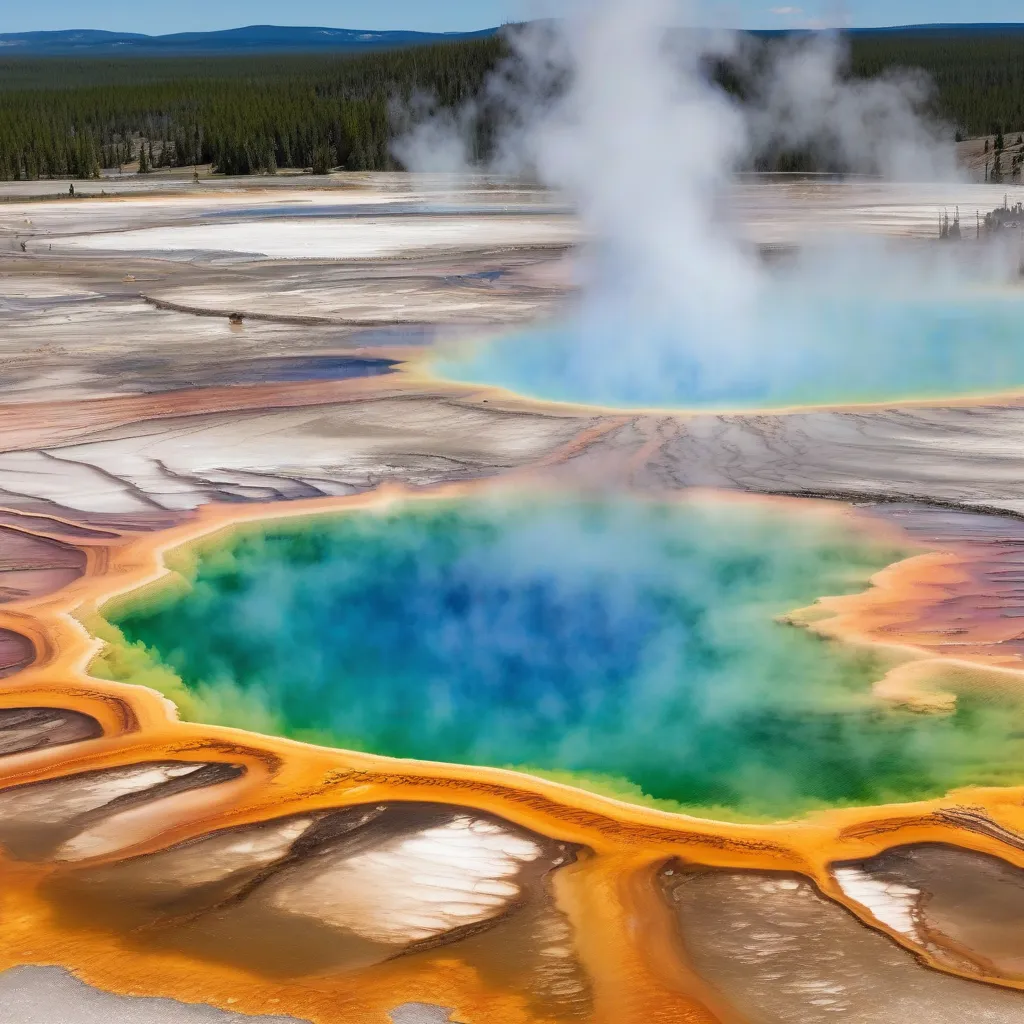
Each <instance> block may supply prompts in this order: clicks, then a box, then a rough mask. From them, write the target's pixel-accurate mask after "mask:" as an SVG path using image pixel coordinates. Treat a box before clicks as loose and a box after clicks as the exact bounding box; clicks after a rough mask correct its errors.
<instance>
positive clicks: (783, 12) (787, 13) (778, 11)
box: [769, 7, 804, 18]
mask: <svg viewBox="0 0 1024 1024" xmlns="http://www.w3.org/2000/svg"><path fill="white" fill-rule="evenodd" d="M769 13H770V14H774V15H776V16H777V17H779V18H793V17H795V16H796V15H798V14H803V13H804V10H803V8H802V7H772V8H770V9H769Z"/></svg>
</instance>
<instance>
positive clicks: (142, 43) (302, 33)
mask: <svg viewBox="0 0 1024 1024" xmlns="http://www.w3.org/2000/svg"><path fill="white" fill-rule="evenodd" d="M497 31H498V29H497V28H490V29H484V30H483V31H480V32H400V31H399V32H373V31H360V30H358V29H345V28H317V27H294V28H293V27H288V26H281V25H248V26H246V27H245V28H232V29H225V30H223V31H219V32H175V33H173V34H172V35H164V36H147V35H141V34H139V33H136V32H104V31H101V30H98V29H66V30H63V31H58V32H6V33H0V59H2V58H3V57H13V56H32V57H48V56H53V57H58V56H60V57H64V56H80V57H109V56H116V55H121V56H135V55H139V56H142V55H163V56H168V57H177V56H188V55H193V54H194V55H202V54H231V53H281V52H289V51H290V52H305V53H308V52H317V51H320V52H323V51H332V50H333V51H349V52H351V51H359V50H379V49H388V48H392V47H399V46H419V45H424V44H429V43H440V42H447V41H453V40H458V39H483V38H486V37H487V36H492V35H494V34H495V33H496V32H497Z"/></svg>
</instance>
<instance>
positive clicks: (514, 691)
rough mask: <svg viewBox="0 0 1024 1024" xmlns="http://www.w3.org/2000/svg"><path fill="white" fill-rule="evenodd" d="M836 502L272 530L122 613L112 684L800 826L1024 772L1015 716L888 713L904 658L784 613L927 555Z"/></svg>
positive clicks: (400, 752) (463, 501) (524, 506)
mask: <svg viewBox="0 0 1024 1024" xmlns="http://www.w3.org/2000/svg"><path fill="white" fill-rule="evenodd" d="M865 523H866V520H862V519H859V518H854V517H853V516H852V515H847V514H844V513H842V512H841V511H839V510H835V509H831V508H823V507H822V506H820V505H816V504H813V503H799V502H779V501H768V500H761V499H743V500H739V499H735V498H734V499H726V498H724V497H713V496H702V497H699V498H698V497H691V498H687V499H685V500H677V501H672V502H664V503H656V502H649V501H643V500H639V499H637V500H627V499H624V498H623V499H614V500H613V499H597V498H590V497H582V496H573V497H567V496H556V495H552V494H550V493H548V492H544V491H536V492H533V493H529V494H522V495H519V496H516V497H513V496H511V495H510V494H509V493H508V492H507V491H506V492H501V494H500V496H499V495H490V496H487V495H485V494H484V495H480V496H476V497H460V498H444V499H439V498H433V499H429V500H427V499H419V500H407V501H400V502H398V503H392V504H389V505H382V506H380V507H377V508H373V509H369V510H365V509H364V510H357V511H349V512H343V513H341V512H339V513H337V514H329V515H319V516H315V517H308V518H305V519H302V520H295V521H281V520H277V521H269V522H267V523H265V524H263V525H261V526H260V527H259V528H257V529H253V528H249V527H246V528H244V529H242V528H240V529H238V530H236V531H235V532H232V533H228V534H225V535H221V537H220V539H218V540H215V541H213V542H207V543H205V544H204V545H203V546H202V547H199V548H197V549H195V550H194V551H192V552H188V553H186V554H187V555H188V557H186V555H185V554H180V555H179V558H178V559H177V561H174V560H173V559H172V564H174V565H175V567H176V568H178V569H179V570H180V572H181V573H182V574H183V575H184V576H185V577H186V579H187V583H188V586H187V587H182V586H177V587H171V586H164V587H162V589H158V590H156V591H152V590H150V591H143V592H140V594H139V595H136V596H135V597H133V598H131V599H129V602H128V603H123V604H121V605H120V607H118V608H113V607H111V608H110V609H108V612H107V614H108V618H109V620H110V622H111V623H113V624H114V628H111V629H109V631H108V632H109V636H108V639H110V640H111V641H113V642H112V643H111V644H109V645H108V647H107V649H106V651H105V653H104V654H103V655H102V656H101V657H100V658H99V659H98V660H97V662H96V663H94V666H93V672H94V673H95V674H97V675H105V676H108V677H112V678H119V679H124V680H127V681H133V682H140V683H145V684H147V685H151V686H158V687H160V688H162V689H163V690H164V692H166V693H169V694H171V695H172V696H174V698H175V700H176V701H177V703H178V704H179V707H180V710H181V713H182V715H183V717H186V718H191V719H193V720H200V721H206V722H211V723H216V724H226V725H232V726H238V727H242V728H246V729H254V730H257V731H262V732H269V733H274V734H279V735H283V736H287V737H292V738H294V739H298V740H305V741H311V742H315V743H319V744H323V745H330V746H337V747H343V748H346V749H351V750H359V751H367V752H372V753H375V754H383V755H390V756H392V757H398V758H415V759H419V760H427V761H444V762H455V763H461V764H466V765H477V766H492V767H510V768H515V769H519V770H523V771H527V772H532V773H534V774H538V775H542V776H546V777H549V778H553V779H555V780H558V781H563V782H567V783H570V784H572V785H576V786H579V787H582V788H586V789H590V790H593V791H596V792H599V793H604V794H607V795H612V796H616V797H619V798H622V799H625V800H632V801H635V802H639V803H644V804H648V805H654V806H657V807H662V808H665V809H669V810H686V811H690V812H695V813H700V814H704V815H713V816H716V817H726V818H728V817H740V818H753V819H764V818H779V817H786V816H792V815H796V814H800V813H803V812H806V811H809V810H811V809H814V808H817V807H823V806H836V805H850V804H858V805H866V804H878V803H885V802H893V801H902V800H911V799H917V798H926V797H933V796H938V795H941V794H943V793H945V792H947V791H948V790H949V789H951V788H954V787H957V786H961V785H965V784H970V783H976V784H983V785H1005V784H1008V783H1009V782H1013V781H1017V780H1019V778H1020V777H1021V774H1022V773H1021V772H1020V771H1019V768H1020V767H1021V766H1024V731H1022V730H1021V725H1022V722H1021V715H1020V710H1019V708H1018V707H1017V706H1012V707H1010V706H1003V705H1001V704H1000V703H999V702H993V701H991V700H988V701H983V700H980V699H977V698H972V697H971V696H969V695H961V696H960V698H959V701H958V703H957V705H956V710H955V711H953V712H952V713H948V714H920V713H912V712H909V711H903V710H899V709H898V708H894V707H892V706H890V705H888V704H885V703H883V702H881V701H880V700H878V699H876V698H875V697H873V696H872V693H871V686H872V684H873V683H874V682H875V681H876V680H877V679H879V678H880V677H881V675H882V674H883V673H884V671H885V668H886V666H885V665H884V664H883V663H882V655H881V654H880V653H878V652H877V651H876V650H875V649H866V648H855V647H852V646H847V645H844V644H841V643H837V642H834V641H830V640H824V639H822V638H820V637H819V636H818V635H817V634H814V633H812V632H809V631H807V630H804V629H801V628H798V627H796V626H793V625H789V624H785V623H784V622H782V621H779V616H781V615H782V614H783V613H786V612H788V611H791V610H793V609H796V608H798V607H802V606H806V605H808V604H810V603H812V602H813V601H814V600H815V599H816V598H818V597H819V596H821V595H826V594H842V593H849V592H858V591H861V590H863V589H864V588H865V587H866V586H867V585H868V580H869V577H870V576H871V575H872V574H873V573H874V572H875V571H877V570H878V569H880V568H882V567H884V566H886V565H888V564H890V563H892V562H893V561H895V560H897V559H899V558H901V557H903V556H904V555H905V554H906V553H907V551H905V550H902V549H897V548H895V547H894V546H893V543H892V541H891V539H888V540H887V539H885V537H884V536H883V535H882V534H881V533H879V532H876V531H875V530H874V528H873V527H872V528H868V526H866V525H865Z"/></svg>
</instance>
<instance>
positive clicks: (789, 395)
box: [431, 287, 1024, 411]
mask: <svg viewBox="0 0 1024 1024" xmlns="http://www.w3.org/2000/svg"><path fill="white" fill-rule="evenodd" d="M742 320H743V322H742V324H740V325H739V328H737V322H736V320H735V319H734V318H733V317H732V316H731V315H730V316H717V315H715V316H713V315H711V314H709V315H708V316H707V317H706V318H698V319H691V320H689V321H687V320H685V319H683V320H680V321H670V320H662V321H660V322H659V319H658V318H657V317H645V316H640V315H638V316H631V317H624V316H619V315H617V314H616V313H615V312H614V311H604V312H602V311H601V310H600V309H599V308H598V309H591V310H587V311H584V313H583V314H582V315H581V316H579V317H575V318H569V319H566V320H565V321H564V322H560V323H552V324H548V325H544V326H540V327H534V328H530V329H527V330H523V331H520V332H517V333H511V334H506V335H503V336H500V337H497V338H492V339H488V340H484V341H481V342H478V343H476V344H475V345H472V346H469V347H466V346H463V347H460V348H458V349H451V350H449V351H447V352H442V353H441V354H440V355H438V356H437V357H436V358H435V359H434V360H433V362H432V364H431V370H432V372H434V373H436V374H437V375H439V376H441V377H444V378H446V379H449V380H455V381H459V382H463V383H469V384H483V385H490V386H493V387H498V388H503V389H506V390H508V391H512V392H516V393H518V394H520V395H523V396H526V397H529V398H534V399H539V400H544V401H558V402H572V403H580V404H589V405H601V406H610V407H616V408H644V407H648V408H650V407H654V408H679V409H693V410H703V411H728V410H753V409H787V408H792V407H797V406H843V405H853V404H861V403H884V402H899V401H909V400H922V399H938V398H946V399H948V398H955V397H958V396H972V395H975V396H977V395H986V396H987V395H996V394H1000V393H1008V392H1014V391H1019V390H1021V389H1022V388H1024V295H1021V294H1020V293H1019V292H1017V291H1016V290H1009V289H995V288H992V289H985V288H981V287H979V288H976V289H966V288H951V290H950V291H949V292H947V293H944V294H938V293H936V292H935V291H934V290H932V289H929V291H928V293H927V294H919V295H916V296H915V294H914V292H913V290H912V289H908V290H907V291H906V292H902V293H901V292H900V290H898V289H894V290H893V291H892V292H891V293H887V292H885V291H882V292H880V293H878V292H871V293H867V294H864V295H861V294H856V293H854V292H849V293H838V294H836V293H829V292H828V291H827V290H824V291H822V292H819V293H815V292H813V291H812V290H810V289H809V288H805V289H803V290H802V291H800V292H799V294H790V293H787V291H786V289H785V288H779V289H778V290H775V291H771V292H770V293H768V294H767V295H766V296H764V298H763V299H762V300H760V301H758V302H756V303H755V304H754V305H753V306H752V308H750V309H749V310H746V311H745V313H744V315H743V318H742Z"/></svg>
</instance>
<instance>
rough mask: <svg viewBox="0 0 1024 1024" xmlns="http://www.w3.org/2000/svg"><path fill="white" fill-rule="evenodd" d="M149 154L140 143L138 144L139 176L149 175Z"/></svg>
mask: <svg viewBox="0 0 1024 1024" xmlns="http://www.w3.org/2000/svg"><path fill="white" fill-rule="evenodd" d="M150 169H151V168H150V165H149V152H148V150H147V149H146V147H145V146H144V145H143V144H142V143H141V142H140V143H139V174H149V172H150Z"/></svg>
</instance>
